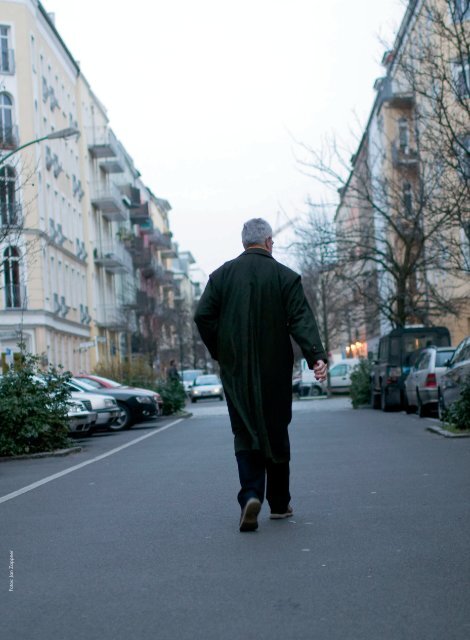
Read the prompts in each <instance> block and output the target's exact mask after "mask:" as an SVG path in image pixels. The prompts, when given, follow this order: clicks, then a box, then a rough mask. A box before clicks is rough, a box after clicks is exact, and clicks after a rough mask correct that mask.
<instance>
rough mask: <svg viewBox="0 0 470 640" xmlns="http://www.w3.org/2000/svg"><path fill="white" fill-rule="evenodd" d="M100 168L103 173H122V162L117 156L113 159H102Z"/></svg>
mask: <svg viewBox="0 0 470 640" xmlns="http://www.w3.org/2000/svg"><path fill="white" fill-rule="evenodd" d="M100 169H101V170H102V171H104V172H105V173H124V162H123V161H122V160H121V159H120V158H119V157H118V158H115V159H114V160H102V161H101V162H100Z"/></svg>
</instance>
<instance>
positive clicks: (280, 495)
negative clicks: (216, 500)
mask: <svg viewBox="0 0 470 640" xmlns="http://www.w3.org/2000/svg"><path fill="white" fill-rule="evenodd" d="M235 455H236V458H237V463H238V475H239V477H240V485H241V489H240V491H239V493H238V502H239V503H240V506H241V508H242V509H243V507H244V506H245V504H246V503H247V501H248V500H249V499H250V498H258V499H259V500H260V501H261V502H263V500H264V492H265V487H266V500H267V501H268V504H269V506H270V507H271V511H273V512H274V513H284V512H285V511H286V509H287V507H288V505H289V502H290V493H289V463H288V462H273V461H272V460H267V459H266V458H265V457H264V456H263V454H262V453H261V452H260V451H239V452H238V453H237V454H235ZM266 479H267V482H266Z"/></svg>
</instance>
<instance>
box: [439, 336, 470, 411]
mask: <svg viewBox="0 0 470 640" xmlns="http://www.w3.org/2000/svg"><path fill="white" fill-rule="evenodd" d="M469 380H470V336H467V337H466V338H464V339H463V340H462V342H460V343H459V344H458V345H457V348H456V349H455V352H454V355H453V356H452V358H451V360H450V361H449V363H448V367H447V368H446V370H445V371H444V373H443V374H442V376H441V379H440V382H439V387H438V389H437V401H438V412H439V418H440V419H441V420H442V419H443V418H444V414H445V412H446V410H447V409H449V408H450V407H451V406H452V405H453V404H454V402H456V401H457V400H458V399H459V397H460V393H461V391H462V386H463V384H464V382H467V381H469Z"/></svg>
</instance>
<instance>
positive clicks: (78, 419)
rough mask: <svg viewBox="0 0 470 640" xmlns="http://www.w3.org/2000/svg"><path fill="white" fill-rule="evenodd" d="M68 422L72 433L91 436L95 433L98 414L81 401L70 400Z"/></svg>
mask: <svg viewBox="0 0 470 640" xmlns="http://www.w3.org/2000/svg"><path fill="white" fill-rule="evenodd" d="M67 409H68V410H67V422H68V428H69V431H70V432H71V433H74V434H76V433H79V434H82V435H89V434H90V433H91V432H92V431H93V427H94V426H95V422H96V413H95V412H94V411H89V410H88V408H87V407H86V406H85V405H84V404H83V402H81V401H79V400H75V399H72V400H69V401H68V402H67Z"/></svg>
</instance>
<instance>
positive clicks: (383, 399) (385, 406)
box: [380, 387, 393, 412]
mask: <svg viewBox="0 0 470 640" xmlns="http://www.w3.org/2000/svg"><path fill="white" fill-rule="evenodd" d="M387 396H388V393H387V387H382V388H381V389H380V408H381V409H382V411H387V412H388V411H391V410H392V409H393V405H392V404H390V402H389V400H388V397H387Z"/></svg>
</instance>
